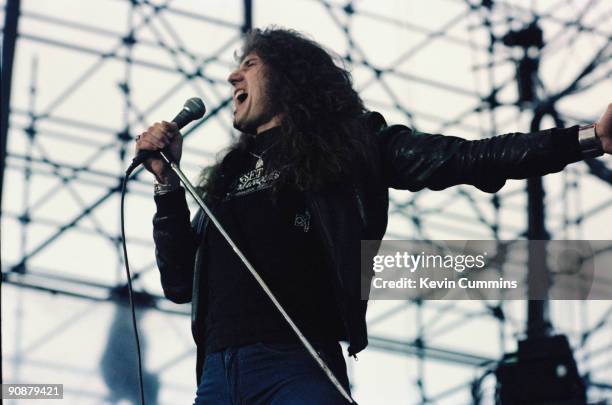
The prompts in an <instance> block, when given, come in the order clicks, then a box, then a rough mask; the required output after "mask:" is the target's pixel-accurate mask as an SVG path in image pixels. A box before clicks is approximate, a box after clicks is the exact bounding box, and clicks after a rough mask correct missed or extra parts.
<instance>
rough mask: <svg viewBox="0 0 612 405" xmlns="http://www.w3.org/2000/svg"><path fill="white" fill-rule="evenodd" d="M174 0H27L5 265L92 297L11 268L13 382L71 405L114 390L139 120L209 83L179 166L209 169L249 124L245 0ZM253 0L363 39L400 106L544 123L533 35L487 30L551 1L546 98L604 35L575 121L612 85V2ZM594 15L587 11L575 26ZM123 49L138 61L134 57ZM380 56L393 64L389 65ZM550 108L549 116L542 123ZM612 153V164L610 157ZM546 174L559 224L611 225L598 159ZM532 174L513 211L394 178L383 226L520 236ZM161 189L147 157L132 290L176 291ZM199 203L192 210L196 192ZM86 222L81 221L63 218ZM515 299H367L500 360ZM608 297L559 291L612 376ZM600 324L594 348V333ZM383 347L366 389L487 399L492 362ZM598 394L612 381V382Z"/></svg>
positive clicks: (369, 97) (172, 363)
mask: <svg viewBox="0 0 612 405" xmlns="http://www.w3.org/2000/svg"><path fill="white" fill-rule="evenodd" d="M4 3H5V2H2V3H1V4H3V5H4ZM165 3H166V2H165V1H161V0H155V1H153V0H152V1H149V2H143V4H142V5H140V6H139V7H137V8H136V9H134V10H131V9H130V2H129V1H123V0H89V1H87V2H84V1H77V0H22V12H23V13H22V18H21V20H20V25H19V33H20V37H19V39H18V42H17V48H16V56H15V65H14V70H13V83H12V96H11V100H10V102H11V115H10V132H9V136H8V153H9V157H8V158H7V169H6V172H5V184H4V194H5V195H4V196H3V201H2V271H3V272H8V271H10V270H11V269H12V268H13V267H14V266H15V265H16V264H18V263H19V262H20V260H21V258H22V257H23V256H24V255H25V254H29V255H31V257H30V258H29V260H28V274H27V275H25V276H24V277H21V278H20V277H18V276H17V275H14V274H13V275H11V277H13V278H11V280H16V281H19V282H21V283H26V284H31V285H41V286H45V287H48V288H56V289H59V290H62V291H67V292H71V293H74V294H75V295H83V296H87V297H89V299H88V298H80V297H77V296H69V295H66V294H50V293H48V292H42V291H37V290H35V289H31V288H21V287H17V286H16V285H14V284H10V283H6V282H5V283H3V285H2V325H3V328H2V344H3V345H2V348H3V360H2V361H3V375H4V380H5V381H4V382H24V383H25V382H36V383H51V382H56V383H63V384H64V389H65V400H64V401H63V402H64V403H78V404H98V403H109V401H110V400H109V398H110V396H109V395H110V392H111V391H110V389H109V385H108V384H109V382H108V381H110V380H109V378H111V377H108V375H105V374H104V371H103V367H102V366H101V364H102V363H103V359H105V358H108V357H105V356H109V351H108V350H107V349H108V342H109V341H111V340H109V334H111V331H113V330H116V329H113V328H112V325H115V326H117V328H119V329H121V330H124V329H125V328H124V326H125V325H124V324H122V323H121V321H125V318H126V314H125V312H123V311H121V310H117V308H116V305H115V304H113V303H111V302H108V301H107V298H108V289H107V287H109V286H114V285H119V284H122V283H123V282H124V280H125V270H124V267H123V262H122V258H121V255H120V246H119V245H118V244H117V235H118V233H119V198H118V195H117V194H116V193H110V195H109V196H108V197H105V196H106V195H107V194H109V192H108V190H109V189H111V188H113V187H115V186H116V185H117V182H118V178H119V176H121V173H122V172H123V169H125V167H126V164H127V162H128V161H129V160H130V159H131V154H132V150H133V143H132V140H131V139H132V137H133V136H135V134H138V133H139V132H140V131H142V130H143V129H144V128H146V127H147V126H148V125H150V124H151V123H152V122H155V121H159V120H162V119H169V118H171V117H172V116H174V115H175V114H176V112H177V111H178V109H179V108H180V107H181V106H182V104H183V102H184V100H186V99H187V98H190V97H193V96H199V97H201V98H202V99H203V100H204V101H205V103H206V105H207V110H208V113H207V116H206V117H205V119H204V121H203V123H202V124H195V125H192V126H190V127H187V128H186V130H184V131H183V134H184V135H185V151H184V158H183V161H182V168H183V169H184V171H185V173H186V174H187V175H188V177H189V178H191V179H194V180H195V179H196V178H197V175H198V172H199V170H200V169H201V168H202V167H204V166H206V165H208V164H210V163H212V162H213V161H214V159H215V158H216V156H217V155H218V154H219V152H220V151H221V150H222V149H223V148H224V147H225V146H227V145H228V144H229V143H230V142H231V141H232V139H234V138H235V137H236V135H237V133H236V131H235V130H233V128H232V126H231V109H230V108H229V106H226V104H224V103H225V102H226V100H227V99H228V97H229V96H230V91H231V89H230V86H229V85H228V83H227V82H226V81H225V79H226V77H227V75H228V73H229V71H230V70H231V69H232V67H233V66H234V65H235V62H234V58H233V55H234V51H235V50H237V49H238V48H239V45H240V30H239V28H240V25H241V24H242V15H243V10H242V2H241V1H235V0H232V1H217V0H207V1H201V0H200V1H198V0H175V1H170V2H168V3H169V4H168V7H166V8H161V9H160V11H159V12H156V11H155V7H154V6H155V5H162V4H165ZM253 3H254V10H253V23H254V25H255V26H259V27H263V26H268V25H281V26H284V27H289V28H293V29H297V30H300V31H302V32H304V33H306V34H307V35H309V36H311V37H312V38H313V39H315V40H317V41H319V42H321V43H322V44H323V45H325V46H326V47H327V48H328V49H330V50H331V51H333V52H335V53H336V54H338V55H339V56H341V57H346V56H350V57H351V60H352V63H347V65H346V66H347V68H349V69H350V71H351V73H352V75H353V79H354V85H355V88H356V89H357V90H358V91H359V92H360V94H361V96H362V97H363V99H364V101H365V103H366V106H367V107H368V108H370V109H373V110H378V111H381V112H382V113H383V114H384V115H385V118H386V119H387V121H388V122H389V123H400V124H404V125H407V126H410V127H412V128H415V129H417V130H419V131H425V132H430V133H443V134H445V135H456V136H462V137H465V138H468V139H478V138H484V137H489V136H493V135H496V134H502V133H507V132H517V131H518V132H527V131H528V130H529V125H530V121H531V118H532V111H531V110H530V109H529V108H522V109H521V108H518V107H517V106H516V105H515V104H514V101H515V100H516V99H517V90H516V84H515V82H514V77H515V62H516V61H517V60H518V59H520V58H521V57H522V54H521V51H520V50H517V49H512V48H508V47H505V46H503V45H502V44H501V43H499V42H497V43H496V44H495V46H494V48H493V52H492V53H490V52H489V51H488V46H489V38H490V34H493V35H494V36H497V37H501V36H503V34H504V33H506V32H507V31H508V30H510V29H518V28H520V27H522V26H524V25H525V24H526V23H529V22H531V21H532V19H533V15H534V13H535V14H537V15H540V16H541V19H540V24H541V27H542V29H543V32H544V42H545V43H546V46H545V47H544V48H543V49H542V50H541V52H540V54H539V55H540V80H541V88H540V90H539V96H540V97H547V96H550V95H551V94H555V93H557V92H560V91H562V90H563V89H565V88H566V87H567V86H568V85H569V84H570V83H572V82H573V80H574V79H575V78H576V76H577V75H579V74H580V72H581V71H582V70H583V69H584V67H585V66H586V65H587V64H588V63H589V62H590V61H591V60H592V59H593V57H594V56H595V55H596V54H597V53H598V52H599V51H600V50H601V49H604V51H603V56H602V58H601V60H600V61H599V63H597V64H596V68H595V69H593V70H592V71H591V72H589V74H588V75H586V77H585V78H584V79H583V80H582V81H581V82H580V86H579V91H576V92H575V93H574V94H571V95H568V96H566V97H563V98H562V99H561V100H560V101H559V102H558V103H557V105H556V106H557V108H558V110H559V112H560V115H561V117H562V119H563V120H564V125H566V126H571V125H575V124H584V123H590V122H594V121H595V120H596V119H597V117H598V116H599V115H600V114H601V113H602V112H603V110H604V109H605V107H606V106H607V104H608V103H609V102H610V101H612V100H610V96H609V95H610V94H612V80H611V79H610V72H611V67H612V63H611V61H610V59H611V58H610V49H609V46H608V48H607V50H606V49H605V48H604V46H605V45H606V44H607V43H609V42H610V41H609V38H610V35H611V34H612V32H611V29H610V27H611V26H612V24H610V18H612V8H611V6H610V4H609V2H607V1H578V0H574V1H570V0H563V1H554V0H548V1H519V0H513V1H512V0H509V1H505V2H494V3H496V5H495V7H494V8H493V9H492V11H488V10H486V9H485V8H483V7H480V6H477V7H473V8H469V7H468V6H467V4H468V3H467V2H466V1H459V0H433V1H428V2H423V1H393V0H384V1H373V0H371V1H365V0H362V1H355V2H353V3H354V8H355V10H356V12H355V14H353V15H351V16H350V17H349V15H347V13H346V12H345V11H344V10H343V6H344V3H343V2H338V1H332V2H320V1H310V0H291V1H283V2H279V1H272V0H266V1H264V0H260V1H254V2H253ZM472 3H474V4H476V3H475V2H472ZM1 17H2V21H3V20H4V13H3V11H2V15H1ZM577 18H579V19H580V24H581V25H572V24H567V23H566V22H568V21H573V20H576V19H577ZM487 20H488V21H490V22H491V32H489V30H488V29H487V28H486V27H485V26H484V23H483V22H484V21H487ZM581 26H582V29H579V28H580V27H581ZM129 27H133V28H134V32H135V37H136V39H137V42H136V44H135V45H134V46H133V47H132V48H131V50H130V49H129V47H126V46H125V43H123V42H122V41H121V38H122V37H123V36H124V35H125V34H126V32H128V31H129V29H130V28H129ZM347 33H348V34H349V35H347ZM126 58H130V59H132V60H133V62H134V63H133V64H132V65H131V66H127V65H126V63H125V59H126ZM198 66H199V67H200V69H201V72H202V75H201V76H194V77H193V78H192V79H190V80H186V78H185V73H184V72H187V73H190V72H194V71H195V70H196V68H197V67H198ZM375 69H379V70H382V71H386V73H385V74H383V76H382V79H381V80H377V79H376V75H375V73H374V70H375ZM126 88H129V95H127V96H126V93H125V89H126ZM492 88H498V89H499V90H498V93H497V97H498V101H499V102H500V104H501V106H500V107H498V108H496V109H495V110H494V112H491V111H490V110H488V109H487V108H479V106H481V105H482V99H483V98H484V97H486V95H488V94H489V93H490V91H491V89H492ZM217 109H219V112H218V113H217V114H210V112H211V111H215V110H217ZM30 113H33V114H34V115H35V116H37V117H39V118H37V119H36V121H35V123H34V124H35V128H36V135H35V136H34V137H33V138H29V137H28V136H27V132H26V131H25V129H27V128H28V127H29V126H30V125H31V124H32V122H31V116H30ZM207 117H208V118H207ZM553 125H554V122H553V121H552V119H550V117H545V119H544V120H543V122H542V125H541V128H547V127H551V126H553ZM126 128H127V131H124V130H126ZM123 132H125V133H127V134H129V136H128V139H127V141H126V142H125V143H124V142H122V141H121V137H120V136H118V134H121V133H123ZM600 160H601V161H602V162H603V163H604V164H606V165H607V167H612V162H611V160H610V157H609V156H608V157H604V158H601V159H600ZM28 173H30V174H28ZM544 185H545V189H546V191H547V194H546V203H547V222H546V225H547V227H548V229H549V231H550V232H551V236H552V238H553V239H601V240H610V239H611V236H612V234H611V229H612V216H611V215H610V214H611V213H610V206H611V205H610V197H611V194H610V188H609V184H608V183H605V182H603V181H602V180H600V179H598V178H596V177H595V176H593V175H591V174H589V167H588V166H587V165H586V164H584V163H577V164H575V165H572V166H570V167H568V168H566V169H565V170H564V171H563V172H561V173H558V174H554V175H550V176H547V177H545V179H544ZM524 189H525V182H524V181H521V180H512V181H509V182H508V183H507V184H506V186H505V187H504V188H503V189H502V190H501V191H500V192H499V193H497V197H498V198H499V200H498V201H499V208H497V209H495V208H494V205H493V200H492V197H491V195H490V194H486V193H483V192H480V191H477V190H475V189H473V188H470V187H466V186H461V187H453V188H452V189H449V190H445V191H441V192H432V191H429V190H424V191H421V192H418V193H411V192H407V191H399V190H392V192H391V196H392V205H391V210H390V223H389V227H388V232H387V235H386V238H387V239H440V240H442V239H491V238H494V237H496V236H497V237H499V238H500V239H516V238H520V237H521V235H522V233H523V232H524V230H525V226H526V215H525V211H526V193H525V191H524ZM151 196H152V179H151V178H150V176H147V175H146V173H142V174H139V175H138V178H137V179H136V180H133V181H132V182H131V185H130V193H129V194H128V196H127V199H126V218H127V220H126V232H127V241H128V248H129V254H130V265H131V267H132V269H133V270H132V271H133V272H135V273H139V274H140V276H139V277H138V280H136V281H135V287H136V288H137V289H139V290H145V291H147V292H150V293H153V294H157V295H161V288H160V285H159V275H158V272H157V269H156V268H155V264H154V252H153V247H152V240H151V231H152V225H151V218H152V216H153V213H154V210H155V207H154V204H153V200H152V198H151ZM190 206H191V211H192V213H193V212H195V204H193V202H192V201H190ZM87 207H93V208H92V209H91V211H90V214H88V215H84V216H83V217H82V218H80V214H81V213H82V212H83V211H84V210H85V209H86V208H87ZM26 213H27V214H28V215H29V217H30V218H31V221H30V222H29V223H26V224H24V223H23V222H21V221H20V220H19V218H20V217H23V215H24V214H26ZM75 218H79V219H78V220H75ZM577 218H583V219H581V220H580V221H577ZM73 220H75V221H73ZM71 222H75V223H76V224H75V226H74V227H69V228H68V229H67V230H66V231H65V232H60V233H58V230H61V229H62V227H63V226H65V225H66V224H69V223H71ZM494 224H497V225H498V227H497V228H495V229H497V234H495V233H494V231H493V229H494V227H493V225H494ZM55 234H58V237H57V238H55V237H54V235H55ZM50 238H53V239H51V241H50V242H49V243H47V241H48V240H50ZM160 307H161V309H163V311H162V310H160V311H147V312H146V313H144V314H142V317H141V318H140V319H139V329H140V330H141V333H142V335H143V336H144V339H145V341H146V345H145V346H146V348H145V350H144V351H143V352H144V357H145V368H146V369H147V370H148V372H150V373H151V375H152V376H154V377H151V381H157V384H158V386H159V391H158V392H159V403H160V404H175V403H177V401H179V400H180V402H181V403H189V401H191V400H192V399H193V395H194V392H195V385H194V382H195V381H194V373H193V371H194V370H193V368H194V358H195V351H194V347H193V342H192V340H191V335H190V328H189V317H188V316H187V315H186V314H187V313H188V310H189V309H188V306H186V305H176V304H172V303H170V302H169V301H165V302H163V303H160ZM503 307H504V311H505V314H506V317H507V321H506V322H505V323H503V324H501V323H500V322H499V321H498V320H496V319H495V318H494V317H493V316H491V312H490V310H489V309H488V308H487V307H486V306H485V305H484V303H483V302H477V301H473V302H472V301H460V302H459V301H458V302H453V301H428V302H426V303H425V304H424V305H422V306H419V305H417V304H415V303H411V302H395V301H376V302H371V303H370V306H369V308H370V309H369V313H368V325H369V333H370V336H371V337H373V338H384V339H392V340H397V341H400V342H413V341H414V339H415V338H416V337H417V336H418V334H419V331H421V332H422V333H423V335H424V339H425V341H426V344H427V345H428V346H430V347H432V348H437V349H444V350H452V351H456V352H462V353H463V352H465V353H468V354H473V355H477V356H481V357H486V358H492V359H495V358H499V357H500V356H501V355H502V354H503V353H505V352H508V351H512V350H514V349H515V348H516V341H517V339H519V338H521V337H522V336H524V324H525V312H526V308H525V303H524V302H522V301H508V302H505V303H503ZM610 308H611V303H610V302H609V301H585V302H579V301H574V302H572V301H554V302H552V303H551V317H552V321H553V325H554V326H555V331H557V332H558V333H564V334H567V335H568V336H569V337H570V341H571V342H572V344H573V345H574V347H575V348H576V357H577V358H578V360H579V367H580V370H581V372H587V371H590V372H591V375H592V376H593V379H594V380H596V381H598V382H601V383H607V384H612V373H610V371H609V370H610V369H612V347H610V344H609V342H610V336H611V332H612V327H611V326H610V325H611V324H610V323H609V321H608V323H605V322H602V320H603V321H605V320H606V319H608V320H609V318H610ZM599 324H601V325H600V326H599V327H598V328H597V329H596V332H594V333H593V334H592V335H591V336H590V337H589V338H588V339H587V341H586V343H585V344H584V345H581V344H580V339H579V338H580V337H581V335H582V333H584V332H585V331H588V330H592V329H593V328H595V326H597V325H599ZM128 329H129V328H128ZM122 336H123V335H122ZM124 339H125V340H124V341H123V340H122V341H123V342H124V345H117V344H116V341H114V342H115V345H114V346H113V347H115V348H116V349H117V351H115V352H113V353H114V355H118V356H124V357H125V358H126V359H128V358H129V357H130V354H129V353H133V351H130V347H131V346H130V345H132V337H131V336H130V335H129V333H127V336H126V337H125V338H124ZM371 340H372V341H377V340H376V339H371ZM372 346H375V345H374V344H372V345H371V347H370V348H368V349H367V350H365V351H364V352H362V353H361V354H360V355H359V360H358V361H357V362H355V361H354V360H352V359H348V360H347V363H348V365H349V374H350V377H351V382H352V384H353V393H354V396H355V398H356V399H357V400H358V402H359V403H364V404H379V403H380V404H382V403H384V404H413V403H420V398H421V397H420V393H419V388H418V385H417V381H418V380H419V379H422V384H421V387H422V390H423V392H425V393H426V395H427V396H428V397H430V398H436V396H437V395H441V394H442V393H444V392H445V391H446V390H449V389H452V388H454V387H460V389H458V390H457V391H456V392H454V394H450V395H447V396H443V397H442V398H440V399H439V400H436V401H435V403H442V404H445V403H448V404H458V403H470V399H469V398H470V397H469V382H471V381H472V380H473V379H474V378H476V377H477V376H479V375H481V374H482V373H483V371H484V369H483V368H482V367H480V368H479V367H470V366H465V365H458V364H454V363H449V362H443V361H440V360H436V359H435V358H433V357H431V358H427V357H426V358H425V359H423V360H418V359H416V358H415V357H414V356H412V355H407V354H400V353H397V352H391V351H385V350H381V349H377V348H376V347H372ZM132 360H133V358H132ZM128 374H129V373H128ZM129 375H133V374H129ZM493 384H494V381H493V379H492V378H489V379H487V380H485V385H484V390H485V393H486V395H485V397H486V400H485V403H492V402H491V401H492V389H493V388H492V387H493ZM591 395H592V396H593V398H595V399H597V398H608V399H611V398H612V396H611V395H612V394H611V393H610V391H608V392H605V391H601V392H600V391H597V390H593V391H592V392H591ZM104 401H107V402H104ZM487 401H488V402H487ZM124 403H127V402H124Z"/></svg>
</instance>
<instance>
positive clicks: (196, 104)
mask: <svg viewBox="0 0 612 405" xmlns="http://www.w3.org/2000/svg"><path fill="white" fill-rule="evenodd" d="M205 111H206V108H205V107H204V103H203V102H202V100H200V99H199V98H196V97H194V98H190V99H189V100H187V101H186V102H185V105H184V106H183V109H182V110H181V111H180V112H179V113H178V114H177V116H176V117H174V119H173V120H172V122H174V123H176V124H177V126H178V127H179V129H180V128H182V127H184V126H185V125H187V124H188V123H190V122H191V121H193V120H196V119H199V118H201V117H202V116H203V115H204V112H205ZM155 153H159V154H161V155H162V157H164V158H165V159H166V161H168V157H171V156H172V154H171V153H169V149H168V148H164V150H162V151H158V152H153V151H145V150H142V151H140V152H139V153H138V154H137V155H136V157H134V159H133V160H132V163H131V164H130V166H129V167H128V168H127V170H126V171H125V176H124V177H123V180H122V182H121V203H120V211H121V242H122V245H123V260H124V262H125V271H126V275H127V287H128V298H129V301H130V310H131V312H132V326H133V328H134V338H135V339H136V354H137V357H138V387H139V390H140V403H141V405H145V398H144V383H143V379H142V356H141V354H140V337H139V335H138V326H137V324H136V309H135V308H134V297H133V290H132V275H131V273H130V264H129V261H128V253H127V242H126V238H125V191H126V189H127V182H128V180H129V178H130V175H131V174H132V172H133V171H134V169H136V167H138V165H140V164H141V163H143V162H144V161H145V160H147V158H149V157H150V156H151V155H153V154H155Z"/></svg>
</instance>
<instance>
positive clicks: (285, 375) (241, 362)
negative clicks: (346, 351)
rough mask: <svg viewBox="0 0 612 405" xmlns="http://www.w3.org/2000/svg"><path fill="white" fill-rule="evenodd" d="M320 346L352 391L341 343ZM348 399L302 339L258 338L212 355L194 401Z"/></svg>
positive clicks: (233, 404)
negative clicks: (277, 340) (267, 340)
mask: <svg viewBox="0 0 612 405" xmlns="http://www.w3.org/2000/svg"><path fill="white" fill-rule="evenodd" d="M314 347H315V349H316V350H317V351H318V352H319V353H320V354H321V357H322V358H323V360H324V361H325V362H326V364H327V365H328V367H329V368H330V369H331V370H332V372H333V373H334V375H335V376H336V378H337V379H338V381H340V383H341V384H342V385H343V386H344V387H345V389H346V390H347V391H349V384H348V377H347V374H346V364H345V362H344V357H342V349H341V347H340V344H339V343H333V344H326V345H316V344H315V345H314ZM349 392H350V391H349ZM346 403H347V401H346V400H345V399H344V397H343V396H342V395H341V394H340V392H339V391H338V390H337V388H336V387H335V386H334V385H333V384H332V383H331V381H329V379H328V377H327V376H326V375H325V373H324V372H323V370H321V368H320V367H319V365H318V364H317V363H316V362H315V360H314V359H313V358H312V357H311V356H310V354H309V353H308V352H307V351H306V349H305V348H304V347H303V346H302V345H301V344H300V343H295V344H293V343H255V344H252V345H246V346H240V347H233V348H228V349H225V350H221V351H219V352H216V353H211V354H209V355H207V356H206V360H205V363H204V371H203V373H202V380H201V381H200V385H199V386H198V391H197V396H196V399H195V403H194V405H212V404H214V405H246V404H248V405H255V404H262V405H263V404H266V405H268V404H269V405H305V404H318V405H336V404H338V405H340V404H346Z"/></svg>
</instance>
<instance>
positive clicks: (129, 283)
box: [121, 168, 145, 405]
mask: <svg viewBox="0 0 612 405" xmlns="http://www.w3.org/2000/svg"><path fill="white" fill-rule="evenodd" d="M133 170H134V169H133V168H132V169H131V170H129V169H128V171H126V173H125V176H124V177H123V181H122V184H121V242H122V244H123V260H124V262H125V271H126V273H127V286H128V298H129V300H130V309H131V312H132V326H133V328H134V337H135V339H136V353H137V357H138V386H139V388H140V403H141V405H145V399H144V384H143V382H142V357H141V355H140V338H139V336H138V327H137V325H136V310H135V309H134V297H133V293H132V275H131V274H130V263H129V262H128V253H127V243H126V241H125V190H126V187H127V182H128V179H129V178H130V174H132V171H133Z"/></svg>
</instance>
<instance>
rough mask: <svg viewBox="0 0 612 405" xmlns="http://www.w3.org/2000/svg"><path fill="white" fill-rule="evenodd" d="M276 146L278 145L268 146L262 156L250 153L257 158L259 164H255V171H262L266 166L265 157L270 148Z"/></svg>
mask: <svg viewBox="0 0 612 405" xmlns="http://www.w3.org/2000/svg"><path fill="white" fill-rule="evenodd" d="M274 145H276V143H274V144H272V145H270V146H268V147H267V148H266V149H265V150H264V151H263V152H261V155H258V154H256V153H253V152H249V154H250V155H251V156H253V157H256V158H257V162H256V163H255V169H260V168H262V167H263V165H264V160H263V156H264V155H265V154H266V152H267V151H269V150H270V148H272V146H274Z"/></svg>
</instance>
